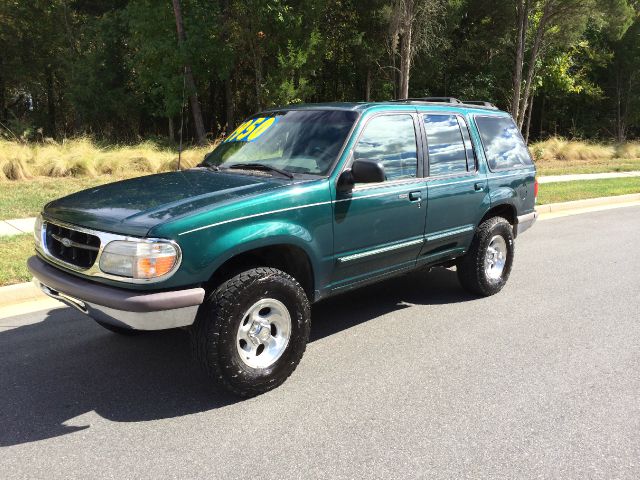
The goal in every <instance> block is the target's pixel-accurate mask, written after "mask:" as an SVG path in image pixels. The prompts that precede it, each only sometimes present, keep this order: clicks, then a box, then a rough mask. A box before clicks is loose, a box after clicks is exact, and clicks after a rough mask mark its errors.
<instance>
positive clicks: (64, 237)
mask: <svg viewBox="0 0 640 480" xmlns="http://www.w3.org/2000/svg"><path fill="white" fill-rule="evenodd" d="M46 229H47V230H46V243H47V251H48V252H49V254H50V255H51V256H53V257H55V258H57V259H59V260H62V261H63V262H66V263H70V264H71V265H75V266H77V267H79V268H82V269H86V268H90V267H91V266H92V265H93V264H94V263H95V261H96V257H97V256H98V251H99V250H100V239H99V238H98V237H96V236H95V235H90V234H88V233H84V232H79V231H77V230H72V229H70V228H66V227H61V226H60V225H56V224H55V223H47V227H46Z"/></svg>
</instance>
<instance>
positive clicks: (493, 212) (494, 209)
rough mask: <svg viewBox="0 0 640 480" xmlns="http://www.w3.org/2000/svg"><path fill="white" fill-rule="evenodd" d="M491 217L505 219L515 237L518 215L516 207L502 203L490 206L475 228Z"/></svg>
mask: <svg viewBox="0 0 640 480" xmlns="http://www.w3.org/2000/svg"><path fill="white" fill-rule="evenodd" d="M493 217H502V218H504V219H506V220H507V221H508V222H509V223H510V224H511V227H513V233H514V237H515V234H516V230H517V228H516V226H517V224H518V213H517V210H516V207H515V206H514V205H513V204H511V203H507V202H504V203H500V204H498V205H491V208H489V210H487V212H486V213H485V214H484V216H483V217H482V219H481V220H480V221H479V222H478V225H476V227H478V226H480V225H482V223H483V222H484V221H485V220H488V219H490V218H493Z"/></svg>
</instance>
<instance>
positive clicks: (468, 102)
mask: <svg viewBox="0 0 640 480" xmlns="http://www.w3.org/2000/svg"><path fill="white" fill-rule="evenodd" d="M390 101H391V102H429V103H449V104H453V105H473V106H478V107H484V108H491V109H493V110H498V107H496V106H495V105H494V104H493V103H491V102H485V101H481V100H458V99H457V98H455V97H420V98H403V99H398V100H390Z"/></svg>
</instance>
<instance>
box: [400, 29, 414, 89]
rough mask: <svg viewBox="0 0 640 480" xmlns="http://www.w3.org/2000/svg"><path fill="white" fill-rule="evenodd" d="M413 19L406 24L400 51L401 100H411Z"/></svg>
mask: <svg viewBox="0 0 640 480" xmlns="http://www.w3.org/2000/svg"><path fill="white" fill-rule="evenodd" d="M411 23H412V22H411V18H409V19H408V21H406V22H405V27H404V29H403V30H404V32H403V34H402V46H401V49H400V92H399V95H398V98H399V99H405V98H409V74H410V72H411V33H412V32H411V28H412V25H411Z"/></svg>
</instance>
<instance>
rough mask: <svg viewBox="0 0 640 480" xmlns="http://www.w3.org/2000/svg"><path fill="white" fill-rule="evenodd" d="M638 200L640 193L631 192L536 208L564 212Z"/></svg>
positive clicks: (543, 212) (541, 210)
mask: <svg viewBox="0 0 640 480" xmlns="http://www.w3.org/2000/svg"><path fill="white" fill-rule="evenodd" d="M635 202H640V193H631V194H629V195H616V196H614V197H598V198H587V199H585V200H574V201H571V202H560V203H549V204H547V205H538V206H537V207H536V210H537V211H538V213H539V214H545V213H554V212H566V211H572V210H583V209H585V208H591V207H594V208H595V207H602V206H611V205H614V206H621V207H624V206H627V205H623V204H628V203H635Z"/></svg>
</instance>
